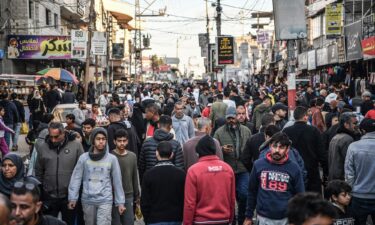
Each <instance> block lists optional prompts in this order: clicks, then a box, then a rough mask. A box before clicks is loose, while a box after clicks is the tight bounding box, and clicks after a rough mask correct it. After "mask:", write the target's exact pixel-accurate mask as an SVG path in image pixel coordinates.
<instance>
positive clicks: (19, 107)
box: [10, 93, 25, 151]
mask: <svg viewBox="0 0 375 225" xmlns="http://www.w3.org/2000/svg"><path fill="white" fill-rule="evenodd" d="M17 97H18V96H17V94H16V93H12V94H11V95H10V99H11V100H12V102H13V104H14V105H15V106H16V108H17V111H18V115H19V118H18V121H17V122H16V121H14V132H16V133H15V134H14V135H12V142H13V147H12V150H13V151H17V150H18V144H17V143H18V137H19V135H20V132H21V125H22V123H24V122H25V108H24V107H23V104H22V103H21V102H20V101H19V100H18V99H17Z"/></svg>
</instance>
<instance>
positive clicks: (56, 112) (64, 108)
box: [52, 103, 109, 126]
mask: <svg viewBox="0 0 375 225" xmlns="http://www.w3.org/2000/svg"><path fill="white" fill-rule="evenodd" d="M76 108H78V104H75V103H73V104H58V105H57V106H56V107H55V108H54V109H53V110H52V114H53V116H54V117H55V118H54V120H53V121H55V122H60V123H63V124H64V126H66V115H68V114H70V113H73V110H74V109H76ZM87 108H88V109H89V110H91V104H87ZM96 124H97V126H106V125H108V124H109V120H108V118H107V117H106V116H105V115H103V113H102V112H101V110H100V108H99V116H98V117H97V118H96Z"/></svg>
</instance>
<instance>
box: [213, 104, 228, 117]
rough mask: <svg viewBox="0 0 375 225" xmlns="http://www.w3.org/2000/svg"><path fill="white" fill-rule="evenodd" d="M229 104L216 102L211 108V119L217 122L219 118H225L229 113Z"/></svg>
mask: <svg viewBox="0 0 375 225" xmlns="http://www.w3.org/2000/svg"><path fill="white" fill-rule="evenodd" d="M227 108H228V106H227V104H225V103H224V102H222V101H217V102H214V103H213V104H212V106H211V112H210V119H211V121H213V122H214V121H216V120H217V119H219V118H223V117H225V113H226V111H227Z"/></svg>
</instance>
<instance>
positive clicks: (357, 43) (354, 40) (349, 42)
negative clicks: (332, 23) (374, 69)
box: [345, 21, 362, 61]
mask: <svg viewBox="0 0 375 225" xmlns="http://www.w3.org/2000/svg"><path fill="white" fill-rule="evenodd" d="M361 34H362V26H361V21H358V22H355V23H352V24H350V25H347V26H346V27H345V52H346V61H352V60H357V59H361V58H362V47H361V39H362V37H361V36H362V35H361Z"/></svg>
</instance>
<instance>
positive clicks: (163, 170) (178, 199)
mask: <svg viewBox="0 0 375 225" xmlns="http://www.w3.org/2000/svg"><path fill="white" fill-rule="evenodd" d="M156 157H157V160H158V162H157V164H156V165H155V166H154V167H153V168H152V169H150V170H148V171H147V172H146V173H145V174H144V177H143V182H142V196H141V209H142V213H143V217H144V220H145V223H146V224H154V223H167V222H175V223H177V222H178V223H180V224H181V223H182V219H183V208H184V190H185V176H186V175H185V172H184V171H183V170H182V169H180V168H177V167H176V166H175V165H174V164H173V163H172V162H171V159H172V158H173V146H172V144H171V142H169V141H162V142H160V143H159V144H158V145H157V149H156Z"/></svg>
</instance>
